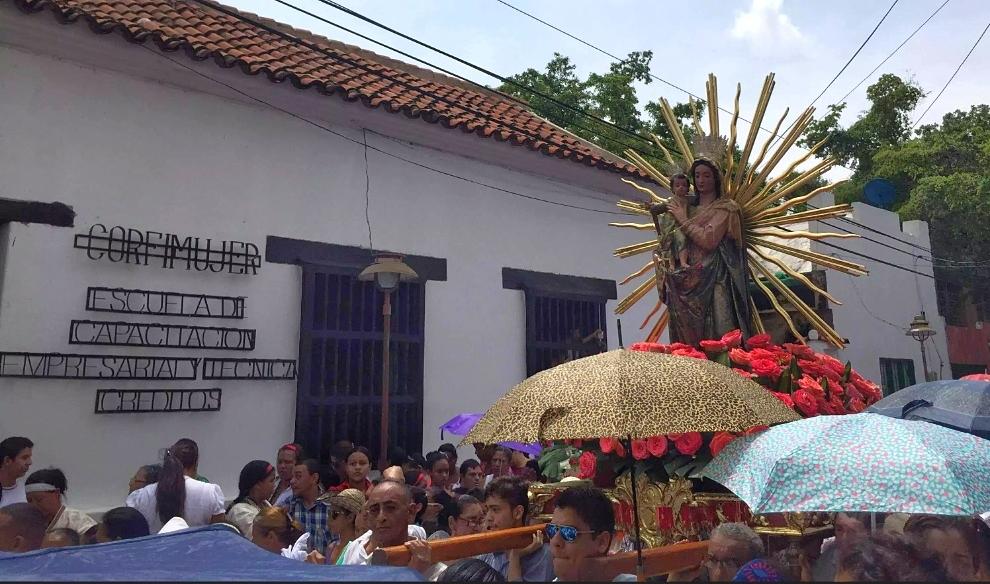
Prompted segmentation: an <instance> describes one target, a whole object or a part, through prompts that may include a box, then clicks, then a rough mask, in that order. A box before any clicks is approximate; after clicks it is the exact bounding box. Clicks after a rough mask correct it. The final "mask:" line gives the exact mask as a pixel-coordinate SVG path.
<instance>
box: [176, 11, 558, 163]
mask: <svg viewBox="0 0 990 584" xmlns="http://www.w3.org/2000/svg"><path fill="white" fill-rule="evenodd" d="M192 1H193V2H196V3H197V4H199V5H201V6H204V7H206V8H208V9H210V10H216V11H218V12H220V13H223V14H226V15H227V16H230V17H231V18H235V19H237V20H239V21H241V22H244V23H247V24H250V25H252V26H254V27H257V28H259V29H261V30H264V31H266V32H268V33H270V34H273V35H276V36H278V37H280V38H282V39H284V40H286V41H288V42H290V43H294V44H298V45H302V46H304V47H306V48H308V49H309V50H311V51H315V52H318V53H320V54H322V55H324V56H327V57H329V58H331V59H334V60H336V61H339V62H342V63H346V64H347V65H350V66H351V67H356V68H359V69H363V70H364V71H366V72H368V73H370V74H374V75H378V74H380V72H379V71H378V70H376V69H375V68H373V67H371V66H370V65H367V64H365V63H362V62H360V61H357V60H354V59H352V58H349V57H347V56H346V55H345V54H343V53H339V52H334V51H332V50H330V49H327V48H324V47H321V46H319V45H317V44H314V43H311V42H309V41H307V40H305V39H302V38H300V37H297V36H295V35H291V34H289V33H286V32H284V31H282V30H279V29H277V28H274V27H271V26H268V25H266V24H264V23H262V22H259V21H258V20H255V19H253V18H249V17H247V16H245V15H244V14H241V13H240V12H238V11H236V10H234V9H231V8H227V7H226V6H223V5H221V4H213V3H211V2H208V1H206V0H192ZM341 28H343V27H341ZM345 30H346V29H345ZM354 34H357V33H354ZM379 44H381V43H379ZM393 50H396V52H399V53H400V54H403V55H406V54H405V53H402V52H401V51H398V50H397V49H393ZM409 57H410V58H415V57H412V56H411V55H409ZM392 81H393V82H394V83H396V84H399V85H402V86H404V87H405V88H406V89H408V90H410V91H414V92H416V93H418V94H420V95H423V96H427V97H430V98H431V99H433V100H435V101H439V102H443V103H446V104H447V105H449V106H451V107H452V108H456V109H459V110H463V111H466V112H470V113H473V114H475V115H477V116H479V117H481V118H484V119H486V120H488V121H489V122H492V123H495V124H496V125H501V126H504V127H506V128H509V129H511V130H513V131H515V132H518V133H520V134H522V135H528V133H529V130H526V129H525V128H521V127H519V126H516V125H514V124H512V123H511V122H509V121H507V120H505V119H502V118H498V119H496V118H494V117H492V116H491V115H490V114H488V113H486V112H483V111H480V110H478V109H474V108H472V107H470V106H468V105H466V104H465V103H463V102H455V101H452V100H450V99H448V98H446V97H444V96H442V95H438V94H436V93H433V92H430V91H427V90H425V89H423V88H422V87H421V86H417V85H415V84H413V83H410V82H408V81H405V80H404V79H402V78H400V77H393V78H392ZM486 90H487V88H486ZM557 145H558V146H561V147H564V148H569V146H567V145H566V144H557Z"/></svg>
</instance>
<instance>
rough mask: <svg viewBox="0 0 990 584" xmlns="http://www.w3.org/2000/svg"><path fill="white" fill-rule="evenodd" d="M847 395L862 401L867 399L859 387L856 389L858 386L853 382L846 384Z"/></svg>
mask: <svg viewBox="0 0 990 584" xmlns="http://www.w3.org/2000/svg"><path fill="white" fill-rule="evenodd" d="M846 397H847V398H849V399H858V400H859V401H861V402H865V401H866V398H865V397H863V394H862V393H861V392H860V391H859V390H858V389H856V386H855V385H853V384H852V383H847V384H846Z"/></svg>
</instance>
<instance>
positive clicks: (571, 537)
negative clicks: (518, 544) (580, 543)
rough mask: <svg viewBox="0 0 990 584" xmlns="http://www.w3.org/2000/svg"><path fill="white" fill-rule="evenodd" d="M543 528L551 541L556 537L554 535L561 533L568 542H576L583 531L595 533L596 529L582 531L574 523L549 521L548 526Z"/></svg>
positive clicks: (562, 537)
mask: <svg viewBox="0 0 990 584" xmlns="http://www.w3.org/2000/svg"><path fill="white" fill-rule="evenodd" d="M543 530H544V531H545V532H546V534H547V541H550V540H551V539H553V538H554V536H556V535H557V534H558V533H559V534H560V537H561V539H563V540H564V541H565V542H567V543H574V542H575V541H577V538H578V536H579V535H581V534H582V533H594V531H590V530H588V531H580V530H579V529H578V528H577V527H574V526H573V525H557V524H556V523H547V525H546V527H544V528H543Z"/></svg>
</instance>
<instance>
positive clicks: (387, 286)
mask: <svg viewBox="0 0 990 584" xmlns="http://www.w3.org/2000/svg"><path fill="white" fill-rule="evenodd" d="M418 277H419V275H418V274H417V273H416V271H415V270H413V269H412V268H410V267H409V266H407V265H406V264H404V263H402V257H401V256H398V255H394V254H377V255H375V261H374V263H372V264H371V265H370V266H368V267H367V268H365V269H364V270H362V271H361V273H360V274H358V280H361V281H362V282H371V281H374V282H375V287H377V288H378V289H379V290H381V292H382V294H384V296H385V299H384V301H383V302H382V317H383V328H384V333H385V334H384V336H385V338H384V341H383V343H382V418H381V427H382V429H381V444H380V445H379V452H378V465H379V468H380V469H381V470H385V467H386V465H387V462H388V426H389V424H388V422H389V415H388V394H389V381H390V380H391V375H390V373H389V365H390V364H391V353H390V351H389V345H390V344H391V340H392V293H393V292H395V291H396V289H398V287H399V283H400V282H407V281H409V280H414V279H416V278H418Z"/></svg>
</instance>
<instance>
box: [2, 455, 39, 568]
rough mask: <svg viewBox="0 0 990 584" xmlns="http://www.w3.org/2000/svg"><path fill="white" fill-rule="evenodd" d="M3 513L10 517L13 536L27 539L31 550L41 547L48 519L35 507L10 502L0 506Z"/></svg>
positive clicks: (28, 504)
mask: <svg viewBox="0 0 990 584" xmlns="http://www.w3.org/2000/svg"><path fill="white" fill-rule="evenodd" d="M28 448H30V446H29V447H28ZM22 450H23V449H22ZM4 515H6V516H7V517H10V524H11V525H12V526H13V529H14V536H15V537H16V536H20V537H23V538H24V539H25V540H27V542H28V545H29V546H30V548H31V549H32V550H36V549H38V548H40V547H41V540H42V539H44V537H45V530H46V529H48V521H47V520H46V519H45V516H44V515H43V514H42V513H41V511H39V510H38V508H37V507H35V506H34V505H32V504H30V503H12V504H10V505H7V506H6V507H0V516H4Z"/></svg>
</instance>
